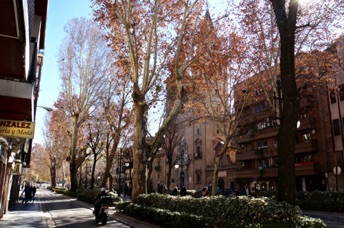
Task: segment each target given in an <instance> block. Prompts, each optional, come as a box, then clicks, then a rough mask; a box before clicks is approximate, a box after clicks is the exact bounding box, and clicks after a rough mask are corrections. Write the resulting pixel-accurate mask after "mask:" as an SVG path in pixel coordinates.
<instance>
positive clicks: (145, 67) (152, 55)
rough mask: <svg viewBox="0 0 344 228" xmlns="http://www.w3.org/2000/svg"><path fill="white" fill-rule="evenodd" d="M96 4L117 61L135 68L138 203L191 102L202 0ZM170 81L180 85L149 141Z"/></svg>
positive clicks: (105, 0)
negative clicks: (150, 168)
mask: <svg viewBox="0 0 344 228" xmlns="http://www.w3.org/2000/svg"><path fill="white" fill-rule="evenodd" d="M93 2H94V3H95V15H96V18H97V20H98V21H99V22H101V23H102V24H103V25H104V26H105V27H106V30H107V31H108V34H107V35H108V39H109V41H110V42H111V47H112V49H113V51H114V52H115V55H116V58H117V59H120V60H122V61H123V63H124V64H129V66H130V68H129V69H130V72H128V73H129V74H128V75H127V77H128V78H130V80H131V83H132V91H131V93H132V98H133V104H134V144H133V163H134V164H133V165H134V167H133V172H134V173H133V192H132V198H133V200H134V201H135V199H136V198H137V196H138V194H140V193H143V192H144V186H145V180H146V176H145V173H146V172H145V168H146V164H145V163H146V162H147V161H148V160H149V159H148V158H149V157H152V152H154V151H157V149H158V148H159V147H160V145H161V142H162V139H163V135H164V133H165V132H166V131H167V129H168V127H169V126H170V124H171V123H172V122H173V120H174V119H175V118H176V116H177V115H178V113H179V111H180V110H181V108H182V105H183V102H184V101H185V99H186V96H185V92H184V89H183V86H182V78H183V75H184V73H185V72H186V70H187V69H188V68H189V66H190V65H192V63H193V62H194V60H195V59H197V58H198V57H199V56H200V55H201V52H202V51H201V49H202V45H201V44H202V43H203V42H200V40H202V38H205V37H204V36H203V35H202V34H199V33H198V32H199V30H198V20H199V12H201V7H202V1H197V0H196V1H190V0H178V1H158V0H155V1H117V0H116V1H109V0H94V1H93ZM196 41H197V42H196ZM182 46H184V49H183V50H182V49H181V47H182ZM172 59H174V60H175V61H172ZM171 63H173V65H169V64H171ZM171 67H172V68H173V72H172V73H171V72H170V71H168V70H169V69H170V68H171ZM167 76H171V78H172V81H173V83H175V94H176V96H175V99H174V100H171V102H172V103H171V104H172V105H170V107H171V109H169V112H168V113H167V114H166V118H165V119H164V122H163V123H162V124H161V126H160V127H159V129H158V131H157V133H156V134H155V136H154V137H148V136H149V133H148V118H149V116H148V113H149V111H150V109H151V108H152V107H153V105H154V103H155V102H156V100H157V99H158V98H159V97H160V96H162V95H163V94H162V92H163V90H162V89H161V88H163V85H162V84H161V82H162V81H163V80H165V79H166V78H167Z"/></svg>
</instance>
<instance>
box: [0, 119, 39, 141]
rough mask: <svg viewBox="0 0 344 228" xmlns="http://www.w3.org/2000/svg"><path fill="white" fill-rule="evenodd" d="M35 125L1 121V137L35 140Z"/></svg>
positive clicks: (24, 122)
mask: <svg viewBox="0 0 344 228" xmlns="http://www.w3.org/2000/svg"><path fill="white" fill-rule="evenodd" d="M34 134H35V123H34V122H28V121H17V120H3V119H0V136H6V137H15V138H26V139H33V137H34Z"/></svg>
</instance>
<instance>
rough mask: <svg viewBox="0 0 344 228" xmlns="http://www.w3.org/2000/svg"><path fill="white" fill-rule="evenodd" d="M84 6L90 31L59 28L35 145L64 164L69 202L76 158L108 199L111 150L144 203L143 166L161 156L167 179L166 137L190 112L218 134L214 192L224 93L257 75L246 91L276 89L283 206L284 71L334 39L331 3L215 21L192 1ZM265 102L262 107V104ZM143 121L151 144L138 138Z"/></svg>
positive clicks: (226, 118) (293, 116)
mask: <svg viewBox="0 0 344 228" xmlns="http://www.w3.org/2000/svg"><path fill="white" fill-rule="evenodd" d="M92 2H93V3H94V15H95V20H96V21H97V23H95V22H92V21H90V20H86V19H74V20H72V21H70V22H69V24H67V25H66V34H67V35H66V38H65V40H64V41H63V42H62V45H61V46H60V48H59V50H60V53H59V67H60V75H61V81H62V91H61V93H60V96H59V99H58V101H56V103H55V109H54V111H52V112H51V118H50V122H49V128H48V129H47V134H46V142H45V148H46V150H47V151H49V154H50V155H51V156H52V157H59V158H61V159H66V160H67V161H68V162H69V171H70V180H71V191H76V189H77V187H78V183H77V171H78V169H79V168H80V166H81V165H82V163H83V162H84V160H85V158H86V156H88V154H87V153H86V151H89V150H88V148H90V149H91V153H92V155H93V158H94V159H93V161H94V164H93V168H94V167H95V166H96V162H97V160H98V159H99V157H100V156H103V157H104V158H105V159H106V169H105V172H104V178H103V183H102V184H103V185H104V186H105V185H106V184H107V185H108V187H109V188H112V174H111V170H112V165H113V163H114V159H115V155H116V153H117V152H118V148H119V147H121V148H123V147H131V148H132V150H133V179H132V181H133V183H132V185H133V186H132V187H133V189H132V198H133V200H134V201H135V200H136V197H137V196H138V194H141V193H143V192H145V186H146V185H145V182H146V181H147V180H146V167H147V162H152V159H154V155H155V154H156V152H157V151H158V150H159V149H160V148H161V147H163V148H164V149H165V153H166V155H167V157H168V161H169V166H171V167H172V165H173V157H174V155H173V151H174V147H173V145H172V144H173V143H172V141H173V140H174V141H176V142H178V140H180V139H181V135H180V133H178V132H176V133H177V138H175V139H173V134H174V131H175V130H174V129H173V128H172V127H171V126H172V125H173V124H175V123H177V122H178V119H177V117H178V116H180V115H179V114H180V113H182V112H183V113H185V112H190V110H191V112H192V113H198V115H200V116H209V117H210V118H211V119H212V120H213V121H214V123H216V124H218V127H219V129H221V131H222V135H223V146H222V148H221V150H219V151H217V153H216V159H215V169H214V170H215V172H214V177H213V186H214V187H213V189H214V191H215V189H216V186H217V179H218V178H217V175H218V166H219V162H220V160H221V158H222V156H223V155H224V154H225V153H226V151H227V150H228V147H229V145H230V144H231V141H232V139H233V136H234V134H235V129H236V127H237V126H239V125H241V124H243V123H242V122H241V120H242V118H241V115H242V113H241V112H235V109H234V86H235V85H236V84H237V83H239V82H242V81H243V80H244V79H245V78H247V77H249V76H252V75H253V74H256V73H259V72H262V71H264V72H267V73H266V74H267V75H266V76H267V77H265V78H266V79H267V80H261V82H260V84H259V85H256V86H257V88H258V87H259V88H263V90H264V88H269V87H270V88H273V89H276V79H277V77H280V78H281V85H282V88H281V90H282V94H283V99H282V107H283V110H280V111H279V112H280V118H281V126H280V132H279V136H278V145H279V147H278V148H279V149H278V150H279V152H278V156H279V163H280V165H279V188H278V189H279V193H278V199H279V200H281V201H287V202H290V203H294V202H295V187H294V186H295V178H294V176H295V170H294V152H293V151H294V149H295V141H294V139H295V137H294V135H295V133H296V121H297V117H298V113H299V100H300V96H299V91H298V88H297V86H296V76H295V75H296V74H295V69H299V68H301V67H302V66H304V65H302V62H301V63H300V65H298V66H295V54H298V53H299V52H301V51H303V52H306V51H311V50H314V49H315V48H318V47H324V46H325V45H327V44H329V43H331V42H333V41H334V39H335V38H337V37H336V34H334V33H333V31H332V30H333V29H334V28H335V26H339V25H340V21H337V20H336V18H340V15H343V12H344V11H343V2H342V1H340V0H337V1H336V0H332V1H326V3H315V4H314V5H311V4H308V5H307V7H309V8H307V7H306V6H303V5H301V7H300V5H299V1H297V0H290V1H285V0H265V1H261V2H258V3H257V2H256V1H251V0H242V1H240V4H238V5H236V4H235V3H236V1H233V2H232V4H230V5H229V6H230V7H229V8H230V12H224V14H223V15H219V16H218V17H217V18H215V17H214V18H212V17H210V12H212V11H211V10H210V11H207V10H205V9H206V4H205V3H206V2H204V1H202V0H176V1H158V0H154V1H110V0H93V1H92ZM223 8H225V7H223ZM315 12H316V13H315ZM337 22H339V24H337ZM99 25H100V26H101V27H102V28H103V29H100V28H99ZM337 29H340V27H338V28H337ZM341 31H342V30H341ZM307 41H309V42H307ZM315 45H317V46H315ZM295 47H296V48H295ZM318 69H319V68H317V67H316V66H315V67H314V70H315V71H317V70H318ZM250 89H251V92H252V91H253V90H254V89H253V88H250ZM214 91H216V92H214ZM247 91H249V88H247ZM251 95H252V94H250V93H242V94H241V95H240V96H241V98H242V99H243V100H244V101H245V100H250V99H254V96H251ZM267 96H268V97H269V98H270V100H271V94H270V95H268V94H267ZM205 97H208V99H205ZM209 97H210V98H211V99H210V100H209ZM243 105H245V102H244V103H243ZM159 107H164V110H163V111H161V110H159ZM236 110H244V109H243V108H238V107H236ZM158 115H160V117H161V119H160V120H161V121H160V123H159V124H157V122H159V121H158V120H157V119H158V118H157V117H156V116H158ZM152 120H153V121H155V122H156V124H154V127H155V134H154V135H152V134H151V133H152V131H150V130H149V128H150V126H152V123H151V122H150V121H152ZM223 123H225V124H223ZM290 123H291V124H290ZM290 126H294V127H290ZM178 134H179V135H178ZM169 138H170V140H171V143H170V144H168V143H167V140H168V139H169ZM55 153H56V156H55ZM64 153H67V154H66V155H64ZM93 170H95V169H93ZM213 194H215V192H213Z"/></svg>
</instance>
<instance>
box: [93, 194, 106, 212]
mask: <svg viewBox="0 0 344 228" xmlns="http://www.w3.org/2000/svg"><path fill="white" fill-rule="evenodd" d="M102 196H108V194H107V193H106V189H105V188H101V189H100V193H99V194H98V195H97V196H96V198H95V201H96V202H95V204H94V211H93V214H95V215H96V216H97V215H98V213H99V210H100V206H101V201H100V198H101V197H102Z"/></svg>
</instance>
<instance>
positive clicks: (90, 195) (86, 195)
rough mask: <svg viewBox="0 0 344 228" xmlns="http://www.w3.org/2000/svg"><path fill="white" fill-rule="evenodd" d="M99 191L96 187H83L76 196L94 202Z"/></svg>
mask: <svg viewBox="0 0 344 228" xmlns="http://www.w3.org/2000/svg"><path fill="white" fill-rule="evenodd" d="M99 193H100V190H99V189H97V188H92V189H84V190H83V191H82V192H80V193H78V194H77V197H78V199H79V200H82V201H85V202H88V203H92V204H94V203H95V198H96V196H97V195H98V194H99Z"/></svg>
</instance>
